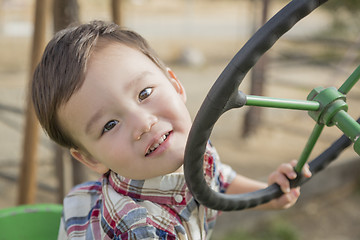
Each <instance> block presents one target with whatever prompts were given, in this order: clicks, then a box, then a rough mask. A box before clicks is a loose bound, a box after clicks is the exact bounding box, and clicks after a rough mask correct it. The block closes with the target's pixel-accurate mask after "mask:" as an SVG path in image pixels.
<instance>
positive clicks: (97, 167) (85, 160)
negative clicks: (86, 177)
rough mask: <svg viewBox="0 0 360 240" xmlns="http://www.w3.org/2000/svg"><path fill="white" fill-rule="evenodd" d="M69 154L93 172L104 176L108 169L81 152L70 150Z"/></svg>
mask: <svg viewBox="0 0 360 240" xmlns="http://www.w3.org/2000/svg"><path fill="white" fill-rule="evenodd" d="M70 154H71V156H73V157H74V158H75V159H76V160H78V161H79V162H81V163H82V164H84V165H85V166H87V167H89V168H90V169H92V170H93V171H95V172H97V173H100V174H104V173H106V172H107V171H109V168H108V167H106V166H105V165H104V164H102V163H100V162H98V161H96V160H95V159H93V158H92V157H90V156H88V155H87V154H84V153H83V152H82V151H81V150H78V149H75V148H71V149H70Z"/></svg>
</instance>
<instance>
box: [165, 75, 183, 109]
mask: <svg viewBox="0 0 360 240" xmlns="http://www.w3.org/2000/svg"><path fill="white" fill-rule="evenodd" d="M166 70H167V72H168V74H169V76H170V82H171V84H172V85H173V86H174V88H175V89H176V91H177V92H178V93H179V94H180V95H181V98H182V99H183V101H184V102H186V92H185V88H184V87H183V85H182V84H181V82H180V81H179V80H178V79H177V77H176V76H175V73H174V72H173V71H172V70H171V69H170V68H167V69H166Z"/></svg>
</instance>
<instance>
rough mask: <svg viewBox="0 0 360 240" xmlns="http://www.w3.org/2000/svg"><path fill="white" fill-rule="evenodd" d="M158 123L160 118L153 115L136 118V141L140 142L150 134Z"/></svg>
mask: <svg viewBox="0 0 360 240" xmlns="http://www.w3.org/2000/svg"><path fill="white" fill-rule="evenodd" d="M157 122H158V118H157V117H156V116H154V115H152V114H148V115H141V116H138V117H136V118H133V124H134V133H133V138H134V140H140V139H141V137H142V136H143V135H144V134H145V133H147V132H150V130H151V128H152V127H153V126H154V125H155V124H156V123H157Z"/></svg>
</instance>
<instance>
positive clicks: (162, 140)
mask: <svg viewBox="0 0 360 240" xmlns="http://www.w3.org/2000/svg"><path fill="white" fill-rule="evenodd" d="M167 136H169V133H167V134H164V135H163V136H161V137H160V139H159V141H158V142H157V143H155V144H154V145H153V146H151V147H150V148H149V150H148V151H147V153H146V155H148V154H150V153H151V152H153V151H154V150H155V149H157V148H158V147H159V146H160V145H161V144H162V143H163V142H164V141H165V139H166V138H167Z"/></svg>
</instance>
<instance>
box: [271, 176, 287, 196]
mask: <svg viewBox="0 0 360 240" xmlns="http://www.w3.org/2000/svg"><path fill="white" fill-rule="evenodd" d="M272 179H273V181H274V182H276V183H277V184H278V185H279V186H280V189H281V191H283V192H284V193H289V192H290V183H289V180H288V179H287V178H286V176H285V175H284V174H282V173H280V172H274V173H273V174H272Z"/></svg>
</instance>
